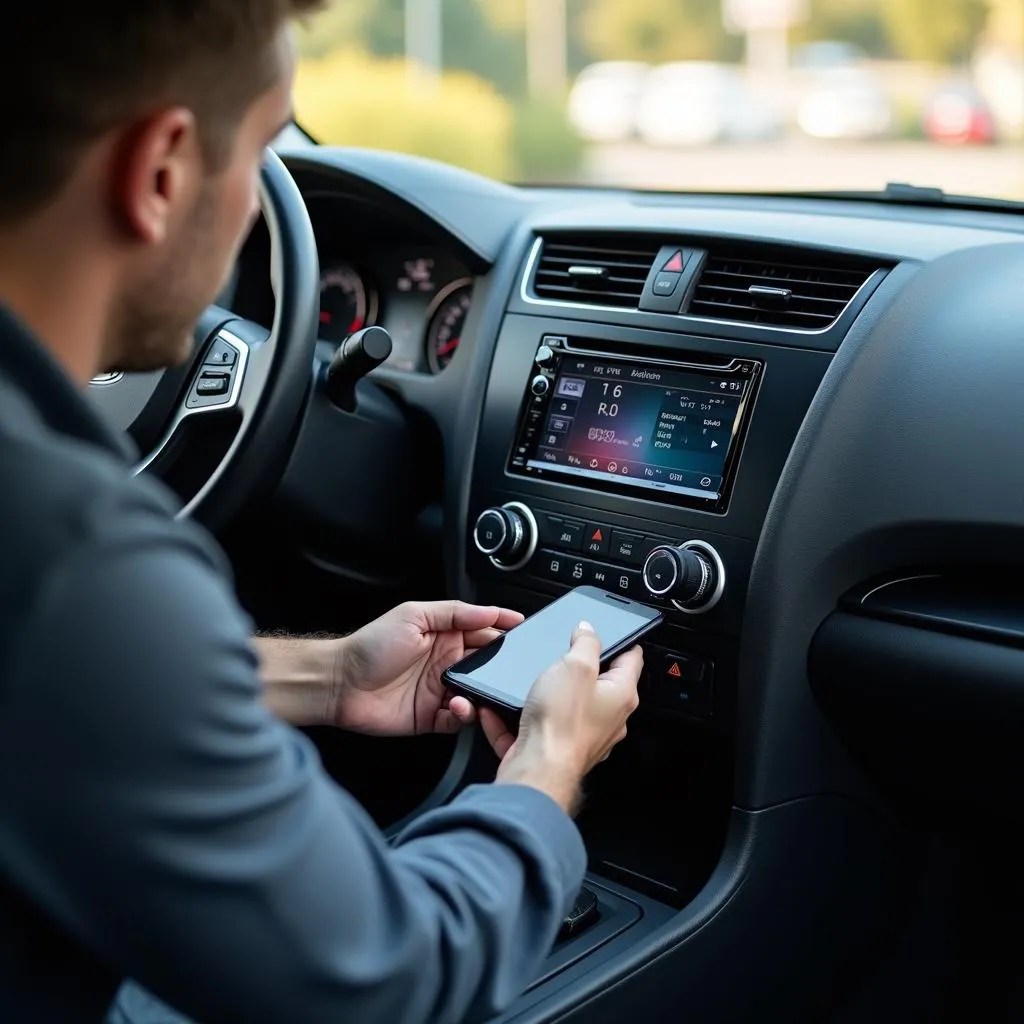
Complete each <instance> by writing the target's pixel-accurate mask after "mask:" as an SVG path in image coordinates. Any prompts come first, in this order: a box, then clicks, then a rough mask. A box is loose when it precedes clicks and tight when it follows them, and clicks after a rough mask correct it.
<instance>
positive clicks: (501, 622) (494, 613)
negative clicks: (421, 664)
mask: <svg viewBox="0 0 1024 1024" xmlns="http://www.w3.org/2000/svg"><path fill="white" fill-rule="evenodd" d="M419 607H420V609H421V611H422V613H423V617H424V618H425V619H426V623H427V628H428V629H431V630H433V631H434V632H436V633H444V632H447V631H448V630H453V629H457V630H460V631H461V632H463V633H471V632H473V631H475V630H479V629H488V628H496V629H501V630H504V629H511V628H512V627H513V626H518V625H519V623H520V622H522V621H523V617H522V615H520V614H519V612H514V611H512V610H511V609H509V608H496V607H493V606H486V605H477V604H466V603H465V602H464V601H431V602H428V603H426V604H422V605H420V606H419Z"/></svg>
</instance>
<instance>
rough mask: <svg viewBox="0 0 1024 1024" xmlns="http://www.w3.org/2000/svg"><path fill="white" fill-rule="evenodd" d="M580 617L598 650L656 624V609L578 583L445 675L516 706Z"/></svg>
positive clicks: (565, 645)
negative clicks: (594, 634) (595, 639)
mask: <svg viewBox="0 0 1024 1024" xmlns="http://www.w3.org/2000/svg"><path fill="white" fill-rule="evenodd" d="M582 621H586V622H589V623H590V624H591V625H592V626H593V627H594V629H595V631H596V632H597V635H598V639H599V640H600V641H601V651H602V655H603V654H605V653H606V652H608V651H611V650H613V649H615V648H616V647H618V646H620V645H621V644H622V643H623V641H625V640H628V639H629V638H630V637H634V636H637V635H639V634H642V633H643V632H644V631H645V629H646V628H648V627H653V626H654V625H656V624H657V623H658V622H660V621H661V613H660V612H657V611H655V610H654V609H653V608H647V607H645V606H644V605H642V604H637V603H636V602H635V601H624V600H623V599H621V598H617V597H615V596H614V595H611V594H605V593H603V592H602V591H600V590H598V589H597V588H596V587H579V588H577V589H576V590H572V591H570V592H569V593H568V594H565V595H564V596H563V597H560V598H558V600H557V601H553V602H552V603H551V604H549V605H548V606H547V607H546V608H543V609H542V610H541V611H539V612H538V613H537V614H536V615H533V616H531V617H530V618H528V619H527V620H526V621H525V622H523V623H521V624H520V625H518V626H516V627H515V628H514V629H510V630H509V631H508V632H507V633H505V634H504V635H503V636H501V637H499V638H498V639H497V640H495V641H494V642H493V643H490V644H488V645H487V646H486V647H482V648H481V649H480V650H479V651H475V652H474V653H473V654H471V655H469V657H467V658H464V659H463V660H462V661H460V662H459V663H458V664H457V665H453V666H452V668H451V669H450V670H449V674H450V675H451V676H453V677H454V681H456V682H458V683H461V684H463V685H465V686H467V687H468V688H470V689H474V690H477V691H479V692H481V693H483V694H485V695H490V696H492V697H495V698H496V699H498V700H500V701H501V702H502V703H504V704H509V705H512V706H513V707H519V708H521V707H522V706H523V704H525V703H526V697H527V694H528V693H529V692H530V689H531V687H532V686H533V684H534V682H535V681H536V679H537V677H538V676H539V675H541V673H543V672H544V671H545V670H546V669H548V668H550V667H551V666H552V665H553V664H554V663H555V662H556V661H558V659H559V658H561V657H562V655H563V654H565V652H566V651H567V650H568V649H569V642H570V640H571V639H572V634H573V630H574V629H575V628H576V627H577V626H578V625H579V623H580V622H582Z"/></svg>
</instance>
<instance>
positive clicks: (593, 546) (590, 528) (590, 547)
mask: <svg viewBox="0 0 1024 1024" xmlns="http://www.w3.org/2000/svg"><path fill="white" fill-rule="evenodd" d="M611 536H612V531H611V528H610V527H608V526H604V525H603V524H601V523H589V524H588V525H587V531H586V533H584V534H583V550H584V551H586V553H587V554H588V555H607V554H608V544H609V541H610V540H611Z"/></svg>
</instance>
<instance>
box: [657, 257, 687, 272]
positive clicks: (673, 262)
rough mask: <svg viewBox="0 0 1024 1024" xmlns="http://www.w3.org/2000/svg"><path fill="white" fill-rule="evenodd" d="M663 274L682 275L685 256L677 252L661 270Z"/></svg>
mask: <svg viewBox="0 0 1024 1024" xmlns="http://www.w3.org/2000/svg"><path fill="white" fill-rule="evenodd" d="M661 272H662V273H663V274H681V273H682V272H683V254H682V252H677V253H676V254H675V255H674V256H673V257H672V258H671V259H670V260H669V261H668V263H666V264H665V266H663V267H662V268H661Z"/></svg>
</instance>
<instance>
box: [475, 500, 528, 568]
mask: <svg viewBox="0 0 1024 1024" xmlns="http://www.w3.org/2000/svg"><path fill="white" fill-rule="evenodd" d="M538 535H539V532H538V530H537V520H536V519H535V518H534V515H533V512H531V511H530V509H529V508H528V507H527V506H526V505H524V504H523V503H522V502H519V501H510V502H508V503H507V504H505V505H502V506H500V507H497V508H489V509H486V510H485V511H484V512H481V513H480V516H479V518H478V519H477V521H476V525H475V526H474V527H473V543H474V545H475V546H476V549H477V551H479V552H480V553H481V554H483V555H486V556H487V557H488V558H489V559H490V560H491V563H492V564H493V565H495V566H496V567H497V568H499V569H504V570H506V571H509V572H511V571H513V570H515V569H521V568H522V567H523V566H524V565H526V563H527V562H528V561H529V560H530V559H531V558H533V555H534V553H535V552H536V550H537V540H538Z"/></svg>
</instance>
